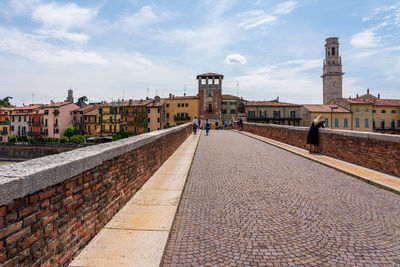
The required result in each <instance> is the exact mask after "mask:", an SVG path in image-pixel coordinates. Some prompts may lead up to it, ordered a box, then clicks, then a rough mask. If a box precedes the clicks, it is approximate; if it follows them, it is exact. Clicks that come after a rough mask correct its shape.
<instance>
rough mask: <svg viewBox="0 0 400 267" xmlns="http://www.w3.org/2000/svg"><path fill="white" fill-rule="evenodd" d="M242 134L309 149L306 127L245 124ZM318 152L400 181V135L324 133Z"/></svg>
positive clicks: (353, 132) (344, 132)
mask: <svg viewBox="0 0 400 267" xmlns="http://www.w3.org/2000/svg"><path fill="white" fill-rule="evenodd" d="M235 127H236V128H237V126H235ZM243 130H244V131H247V132H250V133H253V134H257V135H260V136H264V137H267V138H271V139H274V140H277V141H280V142H283V143H286V144H290V145H293V146H297V147H301V148H305V149H307V144H306V140H307V133H308V128H307V127H296V126H284V125H274V124H262V123H244V124H243ZM319 149H320V152H321V153H322V154H325V155H327V156H330V157H334V158H337V159H341V160H344V161H347V162H351V163H354V164H357V165H360V166H363V167H367V168H370V169H374V170H377V171H381V172H384V173H388V174H391V175H395V176H398V177H400V136H399V135H389V134H379V133H367V132H356V131H344V130H331V129H321V130H320V148H319Z"/></svg>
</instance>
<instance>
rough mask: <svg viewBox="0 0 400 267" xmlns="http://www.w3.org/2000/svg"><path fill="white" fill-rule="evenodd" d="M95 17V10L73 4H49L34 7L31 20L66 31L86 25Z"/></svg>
mask: <svg viewBox="0 0 400 267" xmlns="http://www.w3.org/2000/svg"><path fill="white" fill-rule="evenodd" d="M96 15H97V10H96V9H91V8H84V7H79V6H77V5H76V4H75V3H68V4H60V3H55V2H51V3H48V4H43V5H39V6H36V7H35V8H34V10H33V13H32V18H33V19H34V20H36V21H38V22H41V23H43V24H44V25H45V26H46V27H49V28H56V29H63V30H68V29H71V28H76V27H83V26H85V25H87V23H88V22H90V21H91V20H92V19H93V18H94V17H96Z"/></svg>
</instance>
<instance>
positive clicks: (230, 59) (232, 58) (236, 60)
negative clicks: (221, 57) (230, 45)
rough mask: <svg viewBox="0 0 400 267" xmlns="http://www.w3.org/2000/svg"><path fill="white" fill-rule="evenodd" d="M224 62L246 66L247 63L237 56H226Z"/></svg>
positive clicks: (240, 56) (244, 59)
mask: <svg viewBox="0 0 400 267" xmlns="http://www.w3.org/2000/svg"><path fill="white" fill-rule="evenodd" d="M225 62H226V63H227V64H242V65H243V64H246V63H247V59H246V58H245V57H244V56H242V55H239V54H233V55H228V56H226V58H225Z"/></svg>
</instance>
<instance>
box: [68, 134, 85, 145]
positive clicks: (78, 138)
mask: <svg viewBox="0 0 400 267" xmlns="http://www.w3.org/2000/svg"><path fill="white" fill-rule="evenodd" d="M69 141H70V142H71V143H75V144H81V143H83V141H84V138H83V136H82V135H79V134H76V135H73V136H71V137H70V138H69Z"/></svg>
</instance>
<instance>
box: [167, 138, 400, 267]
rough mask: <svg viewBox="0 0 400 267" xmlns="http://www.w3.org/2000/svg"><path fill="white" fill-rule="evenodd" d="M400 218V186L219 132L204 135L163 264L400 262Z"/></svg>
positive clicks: (373, 263)
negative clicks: (391, 187)
mask: <svg viewBox="0 0 400 267" xmlns="http://www.w3.org/2000/svg"><path fill="white" fill-rule="evenodd" d="M226 155H229V156H226ZM399 225H400V196H399V195H397V194H394V193H392V192H389V191H386V190H382V189H380V188H377V187H375V186H372V185H369V184H367V183H364V182H362V181H359V180H357V179H355V178H354V177H351V176H349V175H346V174H343V173H341V172H339V171H336V170H334V169H331V168H329V167H325V166H323V165H321V164H318V163H315V162H313V161H311V160H308V159H304V158H302V157H300V156H297V155H294V154H292V153H290V152H287V151H285V150H282V149H280V148H276V147H274V146H271V145H268V144H266V143H263V142H261V141H259V140H255V139H253V138H250V137H246V136H244V135H241V134H240V133H235V132H230V131H211V133H210V135H209V136H204V135H203V136H201V138H200V142H199V144H198V148H197V151H196V154H195V157H194V160H193V163H192V167H191V170H190V173H189V177H188V180H187V182H186V186H185V190H184V193H183V196H182V200H181V202H180V205H179V208H178V212H177V215H176V218H175V223H174V225H173V227H172V232H171V235H170V239H169V243H168V245H167V248H166V251H165V254H164V261H163V266H399V265H400V230H399Z"/></svg>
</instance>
